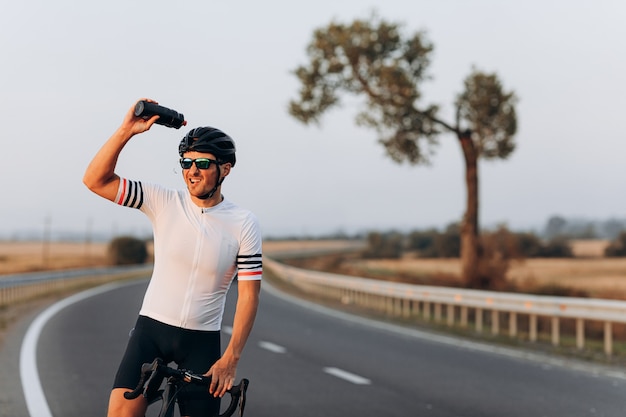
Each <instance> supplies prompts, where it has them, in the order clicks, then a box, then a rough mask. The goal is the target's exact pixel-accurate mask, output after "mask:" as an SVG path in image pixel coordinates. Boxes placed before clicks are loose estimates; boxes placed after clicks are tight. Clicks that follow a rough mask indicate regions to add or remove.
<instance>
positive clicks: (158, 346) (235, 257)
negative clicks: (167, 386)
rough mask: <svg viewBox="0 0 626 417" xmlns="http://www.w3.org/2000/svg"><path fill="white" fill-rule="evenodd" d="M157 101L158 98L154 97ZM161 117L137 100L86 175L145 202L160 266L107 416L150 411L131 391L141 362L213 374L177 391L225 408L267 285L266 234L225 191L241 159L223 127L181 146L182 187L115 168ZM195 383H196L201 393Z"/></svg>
mask: <svg viewBox="0 0 626 417" xmlns="http://www.w3.org/2000/svg"><path fill="white" fill-rule="evenodd" d="M148 101H150V102H153V101H152V100H148ZM158 117H159V116H153V117H151V118H150V119H148V120H144V119H142V118H140V117H137V116H135V114H134V106H133V107H132V108H131V109H130V110H129V111H128V112H127V114H126V116H125V117H124V121H123V122H122V124H121V126H120V127H119V128H118V129H117V131H116V132H115V133H114V134H113V135H112V136H111V138H110V139H109V140H108V141H107V142H106V143H105V144H104V145H103V146H102V148H101V149H100V150H99V151H98V153H97V154H96V156H95V157H94V158H93V160H92V161H91V163H90V164H89V166H88V168H87V170H86V172H85V175H84V178H83V182H84V183H85V185H86V186H87V187H88V188H89V189H90V190H91V191H93V192H94V193H96V194H98V195H100V196H102V197H104V198H106V199H108V200H111V201H113V202H115V203H117V204H119V205H123V206H126V207H131V208H136V209H139V210H141V211H142V212H143V213H144V214H145V215H146V216H147V217H148V218H149V219H150V221H151V222H152V226H153V232H154V258H155V260H154V270H153V273H152V277H151V279H150V283H149V286H148V289H147V291H146V294H145V296H144V300H143V304H142V307H141V310H140V312H139V317H138V319H137V323H136V325H135V328H134V329H133V332H132V334H131V337H130V339H129V341H128V346H127V348H126V352H125V354H124V357H123V358H122V361H121V364H120V367H119V370H118V372H117V375H116V377H115V381H114V385H113V390H112V392H111V396H110V399H109V411H108V415H109V416H115V417H123V416H144V414H145V411H146V407H147V404H146V401H145V399H144V398H143V396H140V397H139V398H137V399H135V400H127V399H125V398H124V397H123V394H124V392H126V391H130V390H132V389H133V388H134V387H135V386H136V385H137V383H138V381H139V377H140V368H141V364H143V363H147V362H152V360H153V359H154V358H155V357H160V358H161V359H163V360H164V361H165V362H166V363H167V362H170V361H174V362H176V363H177V364H178V366H179V367H181V368H185V369H188V370H191V371H193V372H196V373H204V374H205V375H207V376H210V377H211V378H212V382H211V385H210V387H209V390H208V392H207V390H206V388H201V387H192V386H191V385H190V386H189V389H188V390H186V391H187V392H185V393H181V395H180V396H179V405H180V408H181V410H180V411H181V415H183V416H210V415H217V413H219V402H220V398H221V397H222V396H223V395H224V394H225V393H226V391H227V390H228V389H229V388H231V387H232V385H233V382H234V380H235V374H236V369H237V363H238V361H239V358H240V356H241V353H242V351H243V349H244V346H245V343H246V340H247V338H248V335H249V334H250V331H251V329H252V326H253V323H254V319H255V316H256V311H257V306H258V302H259V290H260V285H261V275H262V265H261V257H262V255H261V234H260V230H259V226H258V223H257V220H256V217H255V216H254V214H252V213H251V212H250V211H248V210H244V209H242V208H240V207H238V206H236V205H235V204H233V203H232V202H230V201H228V200H227V199H225V198H224V196H223V195H222V193H221V187H222V182H223V181H224V178H226V177H227V176H228V174H229V173H230V170H231V169H232V167H233V166H234V165H235V161H236V159H235V144H234V142H233V140H232V139H231V138H230V137H229V136H228V135H226V134H225V133H224V132H222V131H220V130H219V129H215V128H212V127H200V128H196V129H193V130H191V131H190V132H189V133H187V135H185V137H184V138H183V139H182V141H181V142H180V145H179V154H180V157H181V159H180V164H181V167H182V169H183V172H182V176H183V179H184V180H185V184H186V186H187V189H186V190H172V189H168V188H165V187H162V186H159V185H156V184H150V183H146V182H143V181H131V180H128V179H126V178H121V177H120V176H118V175H117V174H116V173H115V167H116V163H117V159H118V156H119V155H120V153H121V151H122V149H123V148H124V146H125V145H126V143H127V142H128V141H129V140H130V139H131V138H132V137H133V136H135V135H137V134H140V133H143V132H145V131H147V130H148V129H150V127H151V126H152V125H153V124H154V123H155V121H156V120H157V119H158ZM235 277H237V288H238V299H237V306H236V311H235V316H234V323H233V331H232V335H231V338H230V342H229V344H228V346H227V347H226V349H225V350H224V352H223V354H221V352H220V327H221V321H222V315H223V312H224V302H225V297H226V292H227V291H228V288H229V286H230V284H231V282H232V281H233V280H234V278H235ZM198 389H199V390H200V392H198Z"/></svg>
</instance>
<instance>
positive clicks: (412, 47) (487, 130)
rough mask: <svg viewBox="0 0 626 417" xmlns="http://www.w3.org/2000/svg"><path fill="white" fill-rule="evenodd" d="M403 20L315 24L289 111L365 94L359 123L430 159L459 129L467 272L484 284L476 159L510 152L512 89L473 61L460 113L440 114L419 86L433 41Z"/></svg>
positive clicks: (389, 144)
mask: <svg viewBox="0 0 626 417" xmlns="http://www.w3.org/2000/svg"><path fill="white" fill-rule="evenodd" d="M400 29H401V27H400V25H398V24H394V23H388V22H386V21H384V20H382V19H379V18H378V17H376V16H372V18H371V20H370V21H364V20H355V21H354V22H353V23H351V24H349V25H343V24H340V23H335V22H332V23H330V24H329V25H328V26H327V27H323V28H320V29H317V30H315V32H314V34H313V40H312V41H311V43H310V44H309V46H308V48H307V53H308V57H309V58H310V62H309V63H308V65H306V66H300V67H298V68H297V69H296V70H295V71H294V73H295V75H296V76H297V78H298V79H299V80H300V83H301V85H300V91H299V97H298V98H297V99H296V100H292V101H291V102H290V104H289V113H290V114H291V115H292V116H293V117H295V118H296V119H298V120H300V121H301V122H303V123H306V124H309V123H319V122H320V117H321V115H322V114H323V113H324V112H325V111H327V110H329V109H330V108H332V107H334V106H336V105H338V104H339V103H340V96H339V94H340V93H346V94H354V95H357V96H364V97H365V101H366V107H365V109H364V110H363V111H361V112H360V113H359V114H358V115H357V117H356V122H357V124H358V125H361V126H365V127H371V128H374V129H376V130H377V132H378V134H379V142H380V143H381V144H382V145H383V146H384V147H385V149H386V152H387V155H388V156H389V157H391V158H392V159H393V160H394V161H396V162H398V163H403V162H405V161H406V162H408V163H410V164H413V165H417V164H427V163H429V155H430V154H432V151H433V147H434V146H435V145H436V144H437V143H438V138H439V136H440V134H441V133H452V134H453V135H455V136H456V139H457V140H458V143H459V145H460V147H461V150H462V153H463V156H464V161H465V185H466V188H467V200H466V210H465V215H464V218H463V221H462V226H461V259H462V265H463V278H464V280H465V283H466V285H467V286H469V287H476V286H477V285H479V278H478V275H479V263H480V258H481V251H480V242H479V230H480V229H479V221H478V220H479V219H478V207H479V202H478V158H479V157H483V158H485V159H494V158H502V159H504V158H506V157H508V156H509V155H510V154H511V152H513V150H514V148H515V144H514V141H513V136H514V134H515V133H516V131H517V118H516V113H515V103H516V101H517V99H516V97H515V95H514V93H512V92H505V91H504V90H503V87H502V85H501V83H500V81H499V79H498V77H497V76H496V75H495V74H486V73H484V72H481V71H478V70H477V69H475V68H473V69H472V71H471V73H470V75H469V76H467V78H466V79H465V81H464V89H463V91H462V92H461V93H460V94H459V95H458V96H457V97H456V100H455V103H454V105H455V110H456V112H455V113H456V116H455V120H454V121H453V122H452V123H450V122H448V121H444V120H443V119H442V118H440V117H439V115H438V112H439V107H438V106H437V105H435V104H422V103H421V98H422V94H421V91H420V87H421V85H422V83H423V82H424V81H426V80H427V79H428V78H429V76H428V75H427V71H426V70H427V68H428V66H429V64H430V56H431V53H432V51H433V45H432V44H431V43H430V42H429V41H428V40H427V38H426V35H425V34H424V33H423V32H418V33H415V34H414V35H412V36H410V37H406V38H404V37H403V36H402V34H401V31H400Z"/></svg>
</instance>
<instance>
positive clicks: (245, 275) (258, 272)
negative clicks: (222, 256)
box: [237, 270, 263, 277]
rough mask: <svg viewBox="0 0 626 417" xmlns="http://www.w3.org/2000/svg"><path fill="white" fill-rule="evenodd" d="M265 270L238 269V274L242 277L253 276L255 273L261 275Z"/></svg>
mask: <svg viewBox="0 0 626 417" xmlns="http://www.w3.org/2000/svg"><path fill="white" fill-rule="evenodd" d="M262 273H263V271H241V270H239V271H237V275H241V276H242V277H251V276H254V275H261V274H262Z"/></svg>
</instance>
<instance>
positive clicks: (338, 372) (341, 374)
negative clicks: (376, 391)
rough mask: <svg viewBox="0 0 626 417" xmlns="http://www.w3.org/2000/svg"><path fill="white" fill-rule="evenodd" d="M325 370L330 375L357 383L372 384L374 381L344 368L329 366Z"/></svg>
mask: <svg viewBox="0 0 626 417" xmlns="http://www.w3.org/2000/svg"><path fill="white" fill-rule="evenodd" d="M324 372H326V373H327V374H329V375H332V376H336V377H337V378H340V379H343V380H345V381H348V382H352V383H353V384H356V385H370V384H371V383H372V381H370V380H369V379H367V378H364V377H362V376H360V375H357V374H353V373H352V372H348V371H344V370H343V369H339V368H333V367H328V368H324Z"/></svg>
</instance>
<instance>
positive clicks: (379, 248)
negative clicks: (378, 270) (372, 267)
mask: <svg viewBox="0 0 626 417" xmlns="http://www.w3.org/2000/svg"><path fill="white" fill-rule="evenodd" d="M403 253H404V237H403V236H402V235H401V234H400V233H394V232H392V233H378V232H372V233H369V234H368V235H367V249H366V250H365V251H364V253H363V257H364V258H370V259H399V258H401V257H402V254H403Z"/></svg>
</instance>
